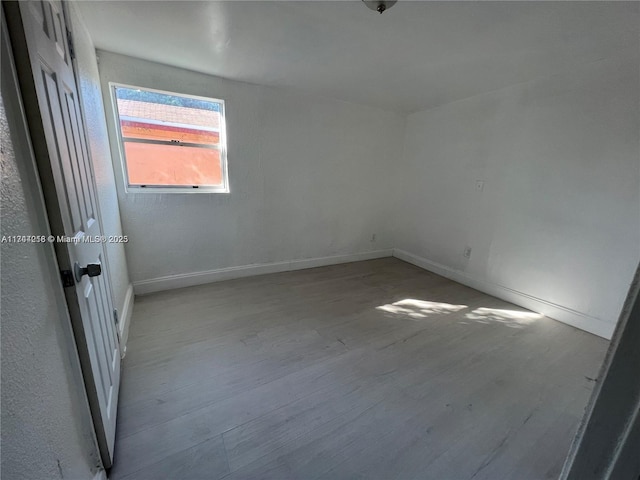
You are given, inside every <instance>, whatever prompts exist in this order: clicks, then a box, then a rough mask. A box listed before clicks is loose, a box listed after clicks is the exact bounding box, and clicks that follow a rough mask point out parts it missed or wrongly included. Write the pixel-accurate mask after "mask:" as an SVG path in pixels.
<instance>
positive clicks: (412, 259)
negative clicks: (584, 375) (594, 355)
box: [393, 248, 615, 340]
mask: <svg viewBox="0 0 640 480" xmlns="http://www.w3.org/2000/svg"><path fill="white" fill-rule="evenodd" d="M393 256H394V257H396V258H398V259H400V260H404V261H405V262H408V263H411V264H413V265H415V266H417V267H420V268H423V269H425V270H428V271H430V272H433V273H436V274H438V275H440V276H442V277H445V278H448V279H450V280H453V281H455V282H458V283H461V284H463V285H466V286H468V287H471V288H474V289H476V290H479V291H481V292H484V293H487V294H489V295H492V296H494V297H497V298H500V299H502V300H505V301H507V302H510V303H513V304H514V305H518V306H520V307H523V308H526V309H528V310H531V311H534V312H536V313H541V314H543V315H545V316H547V317H550V318H553V319H554V320H558V321H559V322H562V323H566V324H568V325H571V326H573V327H576V328H579V329H581V330H585V331H587V332H589V333H593V334H594V335H598V336H599V337H603V338H606V339H608V340H610V339H611V336H612V335H613V330H614V328H615V325H613V324H611V323H609V322H605V321H604V320H602V319H600V318H596V317H592V316H590V315H587V314H586V313H582V312H579V311H577V310H573V309H571V308H568V307H564V306H562V305H558V304H555V303H552V302H549V301H547V300H544V299H542V298H537V297H534V296H532V295H528V294H526V293H523V292H519V291H517V290H514V289H512V288H509V287H505V286H502V285H498V284H495V283H491V282H487V281H486V280H484V279H480V278H477V277H474V276H472V275H469V274H467V273H464V272H461V271H459V270H455V269H453V268H450V267H447V266H445V265H441V264H439V263H436V262H432V261H430V260H427V259H426V258H423V257H420V256H418V255H414V254H412V253H409V252H406V251H404V250H400V249H398V248H394V249H393Z"/></svg>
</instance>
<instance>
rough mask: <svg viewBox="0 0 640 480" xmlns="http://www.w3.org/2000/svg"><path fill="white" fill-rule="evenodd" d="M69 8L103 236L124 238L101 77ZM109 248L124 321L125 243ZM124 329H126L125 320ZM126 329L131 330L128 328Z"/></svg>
mask: <svg viewBox="0 0 640 480" xmlns="http://www.w3.org/2000/svg"><path fill="white" fill-rule="evenodd" d="M69 7H70V8H69V10H70V13H71V24H72V27H73V37H74V46H75V54H76V65H77V70H78V71H77V75H78V79H79V85H78V88H79V94H80V98H81V101H82V107H83V113H84V119H85V125H86V129H87V130H86V131H87V137H88V138H87V139H88V144H89V149H90V154H91V161H92V163H93V172H94V175H95V183H96V192H97V194H98V202H99V204H100V214H101V217H102V225H103V229H104V231H103V235H122V225H121V222H120V209H119V207H118V196H117V194H116V188H115V178H114V173H113V163H112V161H111V150H110V147H109V138H108V136H107V126H106V123H105V115H104V106H103V104H102V94H101V92H100V78H99V73H98V64H97V63H96V55H95V49H94V48H93V43H92V41H91V37H90V36H89V33H88V32H87V31H86V29H85V26H84V24H83V22H82V20H81V17H80V16H79V15H78V12H77V8H78V7H77V5H76V4H75V3H70V4H69ZM105 246H106V254H107V262H108V267H109V278H110V280H111V288H112V290H113V305H114V307H115V308H117V309H118V312H119V314H120V319H121V320H124V319H123V313H124V312H123V308H124V304H125V300H126V296H127V289H128V288H129V285H130V283H131V282H130V281H129V273H128V270H127V259H126V256H125V249H124V245H123V244H122V243H107V244H105ZM120 326H121V327H123V326H124V323H123V322H122V321H121V325H120ZM126 327H127V328H128V325H126ZM120 334H121V337H122V338H123V339H124V340H126V336H127V332H126V331H121V332H120Z"/></svg>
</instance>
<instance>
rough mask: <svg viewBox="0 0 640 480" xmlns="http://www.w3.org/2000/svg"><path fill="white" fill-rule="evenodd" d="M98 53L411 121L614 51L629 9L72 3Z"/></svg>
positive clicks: (628, 48)
mask: <svg viewBox="0 0 640 480" xmlns="http://www.w3.org/2000/svg"><path fill="white" fill-rule="evenodd" d="M79 6H80V10H81V13H82V15H83V17H84V19H85V20H86V24H87V27H88V29H89V32H90V34H91V35H92V38H93V40H94V43H95V46H96V47H97V48H100V49H104V50H109V51H112V52H117V53H123V54H127V55H131V56H134V57H139V58H144V59H147V60H153V61H156V62H160V63H164V64H169V65H174V66H177V67H183V68H187V69H190V70H195V71H200V72H204V73H209V74H212V75H218V76H221V77H225V78H230V79H235V80H242V81H246V82H251V83H257V84H263V85H273V86H286V87H293V88H296V89H299V90H303V91H305V92H308V93H312V94H319V95H324V96H329V97H334V98H338V99H342V100H346V101H350V102H355V103H362V104H368V105H374V106H378V107H382V108H385V109H387V110H396V111H403V112H412V111H416V110H421V109H424V108H428V107H432V106H436V105H440V104H443V103H446V102H450V101H453V100H457V99H461V98H465V97H469V96H472V95H475V94H478V93H482V92H487V91H491V90H495V89H497V88H501V87H504V86H507V85H511V84H514V83H519V82H523V81H527V80H530V79H532V78H536V77H540V76H544V75H549V74H552V73H555V72H559V71H561V70H563V69H565V68H568V67H571V66H572V65H575V64H580V63H585V62H591V61H596V60H599V59H602V58H605V57H609V56H612V55H616V54H620V53H632V54H634V55H635V54H637V52H638V51H639V50H640V48H639V38H640V37H639V35H640V34H639V31H640V30H639V28H640V27H639V25H640V4H639V3H636V2H606V1H603V2H584V3H583V2H562V1H561V2H452V1H445V2H418V1H408V0H400V1H399V2H398V3H397V4H396V5H395V6H394V7H393V8H391V9H390V10H388V11H387V12H385V13H384V14H382V15H379V14H378V13H376V12H373V11H371V10H369V9H367V8H366V7H365V5H363V4H362V3H361V2H360V1H357V0H355V1H353V0H347V1H333V2H329V1H298V2H282V1H280V2H276V1H260V2H248V1H227V2H186V1H174V2H169V1H161V2H153V1H125V2H117V1H97V2H79Z"/></svg>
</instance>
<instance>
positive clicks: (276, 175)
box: [98, 52, 404, 281]
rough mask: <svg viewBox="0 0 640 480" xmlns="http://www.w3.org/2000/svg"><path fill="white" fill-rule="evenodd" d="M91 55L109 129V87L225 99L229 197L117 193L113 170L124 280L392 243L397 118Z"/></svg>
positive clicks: (399, 135)
mask: <svg viewBox="0 0 640 480" xmlns="http://www.w3.org/2000/svg"><path fill="white" fill-rule="evenodd" d="M98 57H99V67H100V76H101V79H102V82H103V95H104V100H105V108H106V110H107V119H108V122H107V125H108V127H109V128H110V129H112V130H113V126H114V125H113V123H114V121H113V112H112V106H111V99H110V95H109V92H108V82H110V81H113V82H120V83H125V84H130V85H135V86H141V87H151V88H156V89H160V90H168V91H175V92H181V93H188V94H193V95H201V96H209V97H215V98H222V99H224V100H225V102H226V115H227V132H228V161H229V181H230V188H231V193H230V194H154V193H125V192H124V188H123V180H122V178H121V175H122V173H121V169H120V168H117V169H116V172H117V173H116V174H117V176H118V177H119V178H118V182H117V187H118V195H119V200H120V209H121V213H122V221H123V230H124V233H125V234H127V235H129V238H130V242H129V243H128V244H127V245H126V249H127V258H128V259H129V272H130V274H131V277H132V280H133V281H140V280H147V279H153V278H158V277H162V276H166V275H171V274H178V273H192V272H198V271H206V270H213V269H216V268H223V267H229V266H238V265H248V264H255V263H269V262H277V261H282V260H294V259H304V258H314V257H323V256H330V255H339V254H350V253H360V252H365V251H369V250H377V249H382V248H390V247H392V246H393V240H392V231H391V229H390V228H389V222H388V219H389V213H390V209H391V208H392V207H393V205H392V202H389V201H388V199H389V197H390V193H391V185H390V181H389V172H391V171H392V169H393V166H394V165H395V164H397V162H398V161H399V155H400V153H399V149H400V146H401V142H402V129H403V126H404V119H403V117H401V116H399V115H396V114H391V113H387V112H384V111H382V110H379V109H375V108H368V107H362V106H358V105H353V104H349V103H345V102H340V101H336V100H330V99H325V98H317V97H310V96H305V95H302V94H299V93H296V92H292V91H285V90H281V89H276V88H268V87H261V86H256V85H249V84H245V83H240V82H232V81H228V80H224V79H221V78H216V77H211V76H208V75H203V74H198V73H194V72H190V71H186V70H181V69H177V68H173V67H168V66H164V65H160V64H156V63H151V62H146V61H142V60H138V59H133V58H130V57H125V56H121V55H116V54H112V53H107V52H98ZM111 133H112V139H113V138H115V135H114V134H113V133H114V132H113V131H112V132H111ZM112 151H114V152H116V151H117V145H115V144H113V143H112ZM116 161H117V159H116ZM373 235H375V240H374V241H372V238H373Z"/></svg>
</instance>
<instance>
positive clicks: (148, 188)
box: [109, 82, 230, 193]
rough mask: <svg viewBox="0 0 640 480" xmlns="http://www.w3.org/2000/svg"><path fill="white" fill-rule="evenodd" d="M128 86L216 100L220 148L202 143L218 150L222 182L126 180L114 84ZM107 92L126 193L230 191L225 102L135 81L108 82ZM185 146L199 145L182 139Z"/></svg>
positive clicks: (125, 166) (153, 142) (125, 159)
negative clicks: (131, 181)
mask: <svg viewBox="0 0 640 480" xmlns="http://www.w3.org/2000/svg"><path fill="white" fill-rule="evenodd" d="M119 87H120V88H128V89H132V90H144V91H147V92H153V93H161V94H164V95H171V96H174V97H184V98H192V99H194V100H202V101H205V102H212V103H217V104H219V105H220V112H219V113H220V125H219V135H220V142H219V148H215V147H201V148H211V149H213V150H218V151H219V152H220V167H221V174H222V175H221V176H222V184H221V185H191V186H186V185H132V184H131V183H130V182H129V171H128V169H127V158H126V154H125V147H124V138H123V136H122V129H121V127H120V112H119V110H118V98H117V94H116V89H117V88H119ZM109 93H110V95H111V106H112V108H113V116H114V120H115V129H116V137H117V141H118V151H119V154H120V165H121V167H122V176H123V181H124V189H125V192H126V193H230V189H229V173H228V165H227V129H226V116H225V107H226V106H225V102H224V100H222V99H219V98H211V97H202V96H198V95H189V94H186V93H177V92H169V91H166V90H159V89H156V88H148V87H140V86H135V85H128V84H125V83H118V82H109ZM134 141H136V142H140V143H149V144H162V145H171V144H172V141H170V140H167V141H163V140H148V141H145V140H142V139H136V140H134ZM184 145H185V146H192V147H193V146H195V147H200V145H198V144H191V143H185V144H184Z"/></svg>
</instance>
